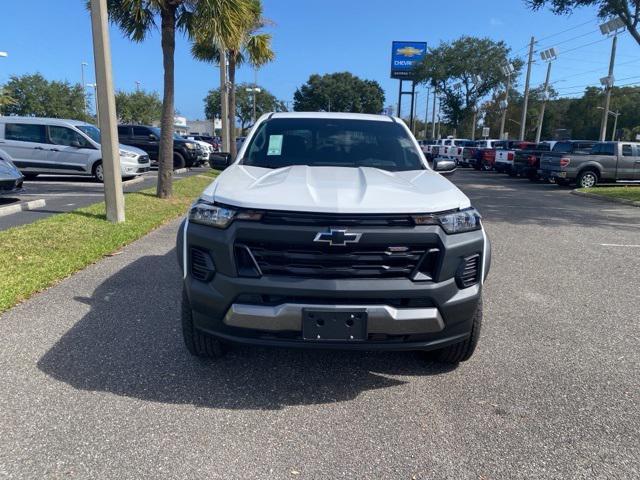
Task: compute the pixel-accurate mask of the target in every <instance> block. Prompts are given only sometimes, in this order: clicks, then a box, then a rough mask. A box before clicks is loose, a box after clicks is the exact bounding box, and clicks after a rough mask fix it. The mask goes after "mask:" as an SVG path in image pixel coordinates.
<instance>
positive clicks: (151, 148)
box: [118, 125, 204, 169]
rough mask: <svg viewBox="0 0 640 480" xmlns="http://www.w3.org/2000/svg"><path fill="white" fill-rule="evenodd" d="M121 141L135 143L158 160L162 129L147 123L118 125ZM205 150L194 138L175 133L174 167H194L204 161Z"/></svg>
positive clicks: (153, 158)
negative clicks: (187, 138) (148, 125)
mask: <svg viewBox="0 0 640 480" xmlns="http://www.w3.org/2000/svg"><path fill="white" fill-rule="evenodd" d="M118 137H119V138H120V143H124V144H126V145H133V146H134V147H138V148H140V149H142V150H144V151H145V152H147V153H148V154H149V157H150V158H151V160H152V161H154V162H157V161H158V152H159V150H160V129H159V128H157V127H147V126H145V125H118ZM203 159H204V151H203V150H202V147H200V145H198V144H197V143H196V142H195V141H193V140H186V139H184V138H182V137H181V136H179V135H177V134H174V135H173V168H175V169H178V168H184V167H193V166H196V165H198V164H199V163H201V162H203V161H204V160H203Z"/></svg>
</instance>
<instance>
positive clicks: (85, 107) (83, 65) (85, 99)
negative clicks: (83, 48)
mask: <svg viewBox="0 0 640 480" xmlns="http://www.w3.org/2000/svg"><path fill="white" fill-rule="evenodd" d="M88 66H89V64H88V63H87V62H80V71H81V74H80V75H81V79H82V100H83V102H84V103H83V111H84V114H85V115H87V84H86V83H85V80H84V67H88Z"/></svg>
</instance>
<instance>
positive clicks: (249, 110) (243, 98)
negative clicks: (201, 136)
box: [204, 83, 287, 130]
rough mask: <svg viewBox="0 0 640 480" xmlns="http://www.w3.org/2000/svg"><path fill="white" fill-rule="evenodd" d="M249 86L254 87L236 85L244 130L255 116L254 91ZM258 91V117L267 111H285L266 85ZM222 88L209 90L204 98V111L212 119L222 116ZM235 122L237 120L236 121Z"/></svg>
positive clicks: (237, 111) (238, 107) (245, 84)
mask: <svg viewBox="0 0 640 480" xmlns="http://www.w3.org/2000/svg"><path fill="white" fill-rule="evenodd" d="M248 88H253V84H250V83H241V84H240V85H237V87H236V118H237V120H238V121H239V122H240V128H242V129H243V130H244V129H245V128H246V127H247V126H248V125H250V123H251V118H252V117H253V93H252V92H247V89H248ZM257 88H259V89H260V92H259V93H256V118H258V117H259V116H260V115H262V114H264V113H267V112H283V111H286V110H287V109H286V107H285V105H284V103H283V102H281V101H280V100H278V99H277V98H276V97H275V95H273V94H272V93H271V92H269V91H268V90H266V89H265V88H264V87H260V86H259V85H258V86H257ZM220 102H221V95H220V89H219V88H217V89H214V90H209V93H208V94H207V96H206V97H205V98H204V111H205V115H206V117H207V118H208V119H210V120H212V119H214V118H216V117H219V116H220ZM234 124H235V122H234Z"/></svg>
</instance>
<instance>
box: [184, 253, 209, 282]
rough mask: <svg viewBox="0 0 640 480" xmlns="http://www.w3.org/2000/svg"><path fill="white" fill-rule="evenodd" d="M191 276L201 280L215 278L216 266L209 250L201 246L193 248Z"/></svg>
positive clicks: (205, 280)
mask: <svg viewBox="0 0 640 480" xmlns="http://www.w3.org/2000/svg"><path fill="white" fill-rule="evenodd" d="M190 254H191V276H192V277H193V278H195V279H196V280H200V281H201V282H208V281H210V280H211V279H212V278H213V274H214V273H215V266H214V265H213V260H211V256H210V255H209V253H208V252H206V251H204V250H201V249H199V248H193V247H192V248H191V251H190Z"/></svg>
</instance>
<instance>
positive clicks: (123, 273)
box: [38, 250, 451, 409]
mask: <svg viewBox="0 0 640 480" xmlns="http://www.w3.org/2000/svg"><path fill="white" fill-rule="evenodd" d="M180 295H181V279H180V271H179V269H178V267H177V264H176V259H175V250H172V251H170V252H169V253H167V254H166V255H163V256H146V257H142V258H140V259H138V260H136V261H135V262H133V263H131V264H129V265H128V266H126V267H125V268H123V269H122V270H120V271H118V272H117V273H116V274H114V275H113V276H111V277H109V278H108V279H106V280H105V281H104V282H103V283H102V284H101V285H100V286H99V287H98V288H97V289H96V290H95V291H94V292H93V296H92V297H90V298H82V297H76V299H75V300H76V301H78V302H82V303H86V304H88V305H90V306H91V310H90V312H89V313H87V314H86V315H85V316H84V317H83V318H82V319H80V320H79V321H78V322H77V323H76V324H75V325H74V326H73V327H72V328H71V329H70V330H69V331H67V333H66V334H65V335H64V336H63V337H62V338H61V339H60V340H59V341H58V342H57V343H56V344H55V345H54V346H53V347H52V348H51V349H50V350H49V351H48V352H47V353H46V354H45V355H44V356H43V357H42V358H41V359H40V360H39V362H38V368H39V369H40V370H41V371H43V372H44V373H46V374H47V375H50V376H51V377H53V378H55V379H57V380H59V381H62V382H65V383H67V384H69V385H71V386H72V387H74V388H77V389H81V390H88V391H101V392H109V393H113V394H115V395H121V396H126V397H133V398H138V399H141V400H145V401H153V402H163V403H174V404H193V405H197V406H201V407H209V408H224V409H280V408H283V407H286V406H289V405H308V404H322V403H333V402H341V401H347V400H351V399H354V398H355V397H357V396H358V395H359V394H360V393H361V392H364V391H368V390H377V389H382V388H389V387H395V386H399V385H402V384H404V383H407V381H406V380H404V379H403V378H392V377H389V376H385V375H397V376H400V377H405V376H411V375H438V374H441V373H446V372H448V371H450V370H451V367H447V366H444V365H439V364H436V363H432V362H429V361H427V360H426V359H425V357H424V356H423V354H421V353H419V352H395V353H393V352H388V353H386V352H385V353H380V352H378V353H374V352H371V353H369V352H341V351H303V350H293V349H292V350H288V349H287V350H285V349H266V348H248V347H239V346H235V347H233V348H232V349H231V350H230V352H229V353H228V354H227V355H226V356H225V357H224V358H223V359H221V360H218V361H209V360H200V359H196V358H194V357H191V356H190V355H189V354H188V353H187V351H186V350H185V348H184V346H183V344H182V337H181V330H180V316H179V311H180V310H179V308H180V305H179V302H180Z"/></svg>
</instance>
